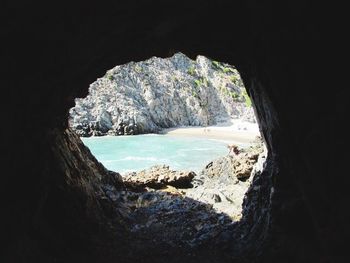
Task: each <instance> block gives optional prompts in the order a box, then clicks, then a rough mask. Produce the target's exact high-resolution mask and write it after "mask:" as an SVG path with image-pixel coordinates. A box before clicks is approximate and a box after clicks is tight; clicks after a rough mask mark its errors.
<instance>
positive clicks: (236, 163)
mask: <svg viewBox="0 0 350 263" xmlns="http://www.w3.org/2000/svg"><path fill="white" fill-rule="evenodd" d="M266 156H267V153H266V149H265V151H264V152H263V145H262V144H255V145H254V146H251V147H250V148H248V149H245V150H244V151H241V153H239V154H238V155H236V156H233V155H227V156H223V157H220V158H218V159H216V160H214V161H212V162H210V163H209V164H208V165H207V166H206V167H205V168H204V169H203V170H202V171H201V172H200V173H199V174H198V175H196V176H195V177H194V179H193V182H192V184H193V185H194V187H193V188H191V189H188V190H186V196H187V197H189V198H193V199H195V200H198V201H201V202H205V203H208V204H210V205H212V206H213V208H214V209H215V210H217V211H219V212H223V213H225V214H227V215H229V216H231V218H233V219H234V220H238V219H239V218H240V217H241V211H242V202H243V197H244V195H245V193H246V191H247V189H248V187H249V186H250V184H251V180H252V178H253V175H254V174H256V173H258V172H259V171H260V172H261V171H262V163H263V162H264V160H265V159H266ZM258 158H259V161H258Z"/></svg>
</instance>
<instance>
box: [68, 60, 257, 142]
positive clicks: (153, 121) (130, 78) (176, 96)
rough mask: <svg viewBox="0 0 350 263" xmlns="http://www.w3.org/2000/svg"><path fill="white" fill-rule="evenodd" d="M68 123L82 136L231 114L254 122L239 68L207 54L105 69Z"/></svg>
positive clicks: (149, 129)
mask: <svg viewBox="0 0 350 263" xmlns="http://www.w3.org/2000/svg"><path fill="white" fill-rule="evenodd" d="M75 102H76V106H75V107H74V108H72V109H71V110H70V126H71V127H72V128H73V129H74V130H75V131H76V132H77V133H78V134H79V135H80V136H90V135H105V134H112V135H124V134H139V133H148V132H157V131H159V130H160V129H161V128H169V127H175V126H181V125H186V126H187V125H190V126H206V125H212V124H215V123H217V122H220V121H225V120H227V119H229V118H241V119H244V120H248V121H251V122H255V118H254V113H253V109H252V107H251V105H250V100H249V97H248V95H247V93H246V91H245V88H244V86H243V82H242V80H241V78H240V75H239V73H238V71H237V70H236V69H235V68H234V67H233V66H230V65H228V64H222V63H219V62H216V61H212V60H210V59H208V58H206V57H204V56H197V59H196V60H195V61H194V60H191V59H190V58H188V57H187V56H185V55H184V54H182V53H176V54H175V55H174V56H172V57H170V58H166V59H163V58H157V57H152V58H150V59H148V60H146V61H142V62H137V63H135V62H130V63H128V64H124V65H121V66H116V67H115V68H113V69H111V70H109V71H107V73H106V75H105V76H104V77H102V78H100V79H98V80H97V81H95V82H94V83H92V84H91V85H90V89H89V95H88V96H87V97H86V98H83V99H76V101H75Z"/></svg>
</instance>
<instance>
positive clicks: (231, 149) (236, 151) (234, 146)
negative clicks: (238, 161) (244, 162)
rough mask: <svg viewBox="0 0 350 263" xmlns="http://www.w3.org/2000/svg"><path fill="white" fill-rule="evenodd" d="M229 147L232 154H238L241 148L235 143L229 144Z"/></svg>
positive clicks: (229, 152)
mask: <svg viewBox="0 0 350 263" xmlns="http://www.w3.org/2000/svg"><path fill="white" fill-rule="evenodd" d="M227 148H228V150H229V151H228V154H229V155H230V154H231V153H233V155H235V156H236V155H238V154H239V153H240V150H239V149H238V146H237V145H235V144H229V145H227Z"/></svg>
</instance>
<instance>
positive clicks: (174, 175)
mask: <svg viewBox="0 0 350 263" xmlns="http://www.w3.org/2000/svg"><path fill="white" fill-rule="evenodd" d="M194 176H195V173H194V172H191V171H187V172H183V171H172V170H170V169H169V166H167V165H155V166H152V167H151V168H149V169H146V170H142V171H140V172H131V173H127V174H126V175H124V176H123V181H124V183H125V184H127V185H129V186H131V187H146V186H147V187H151V188H155V189H158V188H162V187H165V186H167V185H170V186H174V187H177V188H188V187H191V186H192V185H191V181H192V179H193V178H194Z"/></svg>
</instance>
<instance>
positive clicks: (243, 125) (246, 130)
mask: <svg viewBox="0 0 350 263" xmlns="http://www.w3.org/2000/svg"><path fill="white" fill-rule="evenodd" d="M160 134H166V135H169V136H186V137H191V136H192V137H200V138H209V139H216V140H223V141H226V142H229V143H237V144H247V143H251V142H252V141H254V139H255V138H256V136H259V135H260V132H259V127H258V124H257V123H249V122H242V121H241V120H231V121H228V122H225V123H219V124H217V125H213V126H207V127H193V126H190V127H188V126H186V127H177V128H169V129H164V130H162V131H161V132H160Z"/></svg>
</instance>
